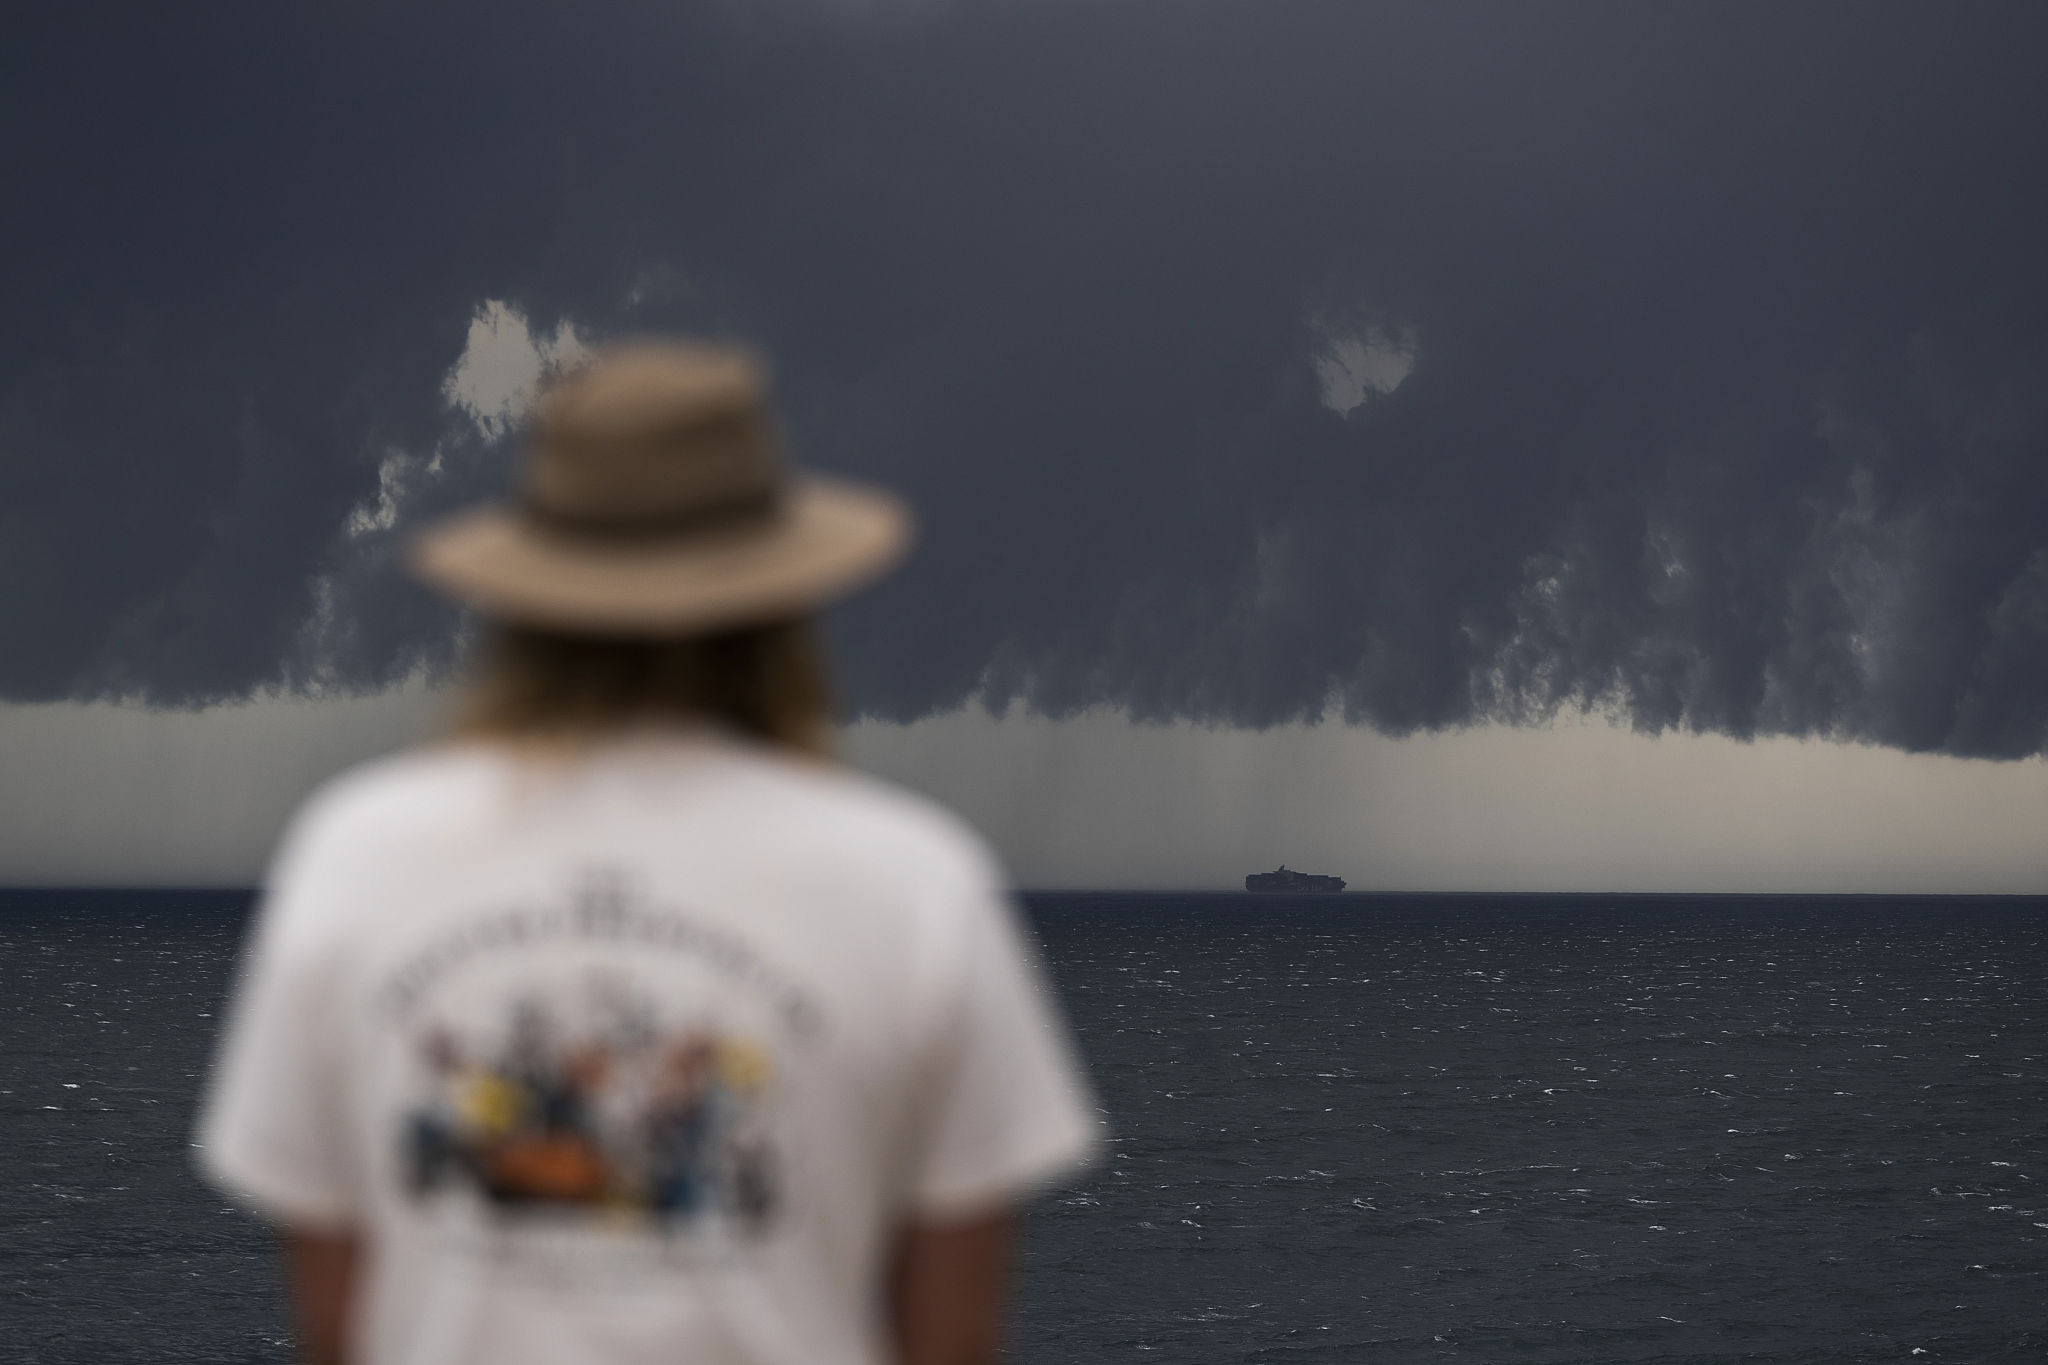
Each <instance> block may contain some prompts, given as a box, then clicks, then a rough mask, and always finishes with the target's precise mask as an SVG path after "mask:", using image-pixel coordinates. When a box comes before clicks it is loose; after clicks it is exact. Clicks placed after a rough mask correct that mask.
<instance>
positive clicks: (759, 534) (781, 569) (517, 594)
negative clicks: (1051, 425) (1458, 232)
mask: <svg viewBox="0 0 2048 1365" xmlns="http://www.w3.org/2000/svg"><path fill="white" fill-rule="evenodd" d="M910 536H911V518H910V513H909V510H908V509H907V508H906V507H905V506H904V505H903V504H902V503H901V502H900V501H898V500H897V499H896V498H894V497H892V496H890V495H889V494H887V493H883V492H881V491H879V490H876V489H871V488H865V487H861V486H858V485H853V484H845V483H840V482H837V481H834V480H826V479H817V478H806V479H801V480H798V481H796V482H794V483H793V484H792V485H791V487H790V488H789V490H788V493H787V495H786V496H785V498H784V500H783V504H782V506H781V507H780V508H779V509H778V510H777V512H776V514H775V515H774V516H773V517H772V518H770V519H768V520H765V521H762V522H758V523H754V524H750V525H746V526H743V527H729V528H723V529H719V530H714V531H701V532H696V533H692V534H689V535H678V536H676V537H674V538H672V539H647V538H642V537H630V536H629V537H621V538H619V539H617V540H604V539H601V538H597V537H592V536H587V535H580V534H564V533H563V532H560V531H556V530H552V529H550V528H547V527H545V526H542V525H539V524H537V523H535V522H534V521H533V520H531V519H530V518H528V517H525V516H523V515H522V514H521V513H519V512H518V511H517V510H516V509H513V508H510V507H503V506H496V507H485V508H480V509H478V510H476V511H472V512H466V513H463V514H461V515H458V516H456V517H453V518H450V519H449V520H447V521H444V522H441V523H439V524H437V525H434V526H430V527H428V528H427V529H426V530H425V531H423V532H422V533H421V534H420V535H419V536H418V537H417V538H416V539H415V540H414V542H413V545H412V555H411V563H412V569H413V572H414V573H415V574H417V575H418V576H419V577H420V578H422V579H424V580H425V581H426V582H427V583H429V584H431V585H433V586H434V587H436V588H438V589H440V590H441V591H442V592H444V593H447V594H448V595H449V596H451V597H454V598H456V599H457V600H458V601H461V602H463V603H465V604H466V605H468V606H470V607H472V608H474V609H476V610H477V611H479V612H481V613H482V614H483V615H485V616H488V617H493V618H496V619H499V620H504V621H511V622H517V623H519V624H523V625H532V626H539V627H544V628H548V629H555V630H562V631H569V632H579V633H588V634H599V633H604V634H629V635H630V634H660V635H681V634H693V633H697V632H701V631H705V630H713V629H718V628H722V627H728V626H738V625H745V624H747V623H749V622H753V621H764V620H773V619H775V618H777V617H781V616H790V615H795V614H797V613H799V612H802V611H805V610H807V609H810V608H813V607H818V606H822V605H824V604H825V603H827V602H829V601H831V600H833V599H834V598H838V597H842V596H844V595H846V594H847V593H850V592H852V591H854V590H855V589H857V588H860V587H862V586H865V585H866V584H867V583H869V582H871V581H873V580H874V579H876V578H878V577H880V576H881V575H882V574H883V573H885V572H886V571H887V570H888V569H890V568H891V567H892V566H893V565H894V564H895V563H896V562H897V561H898V560H899V559H901V558H902V556H903V553H904V551H905V550H906V549H907V548H908V547H909V544H910Z"/></svg>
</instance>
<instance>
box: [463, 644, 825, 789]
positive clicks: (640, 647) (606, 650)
mask: <svg viewBox="0 0 2048 1365" xmlns="http://www.w3.org/2000/svg"><path fill="white" fill-rule="evenodd" d="M703 720H709V721H712V722H715V723H717V724H720V725H723V726H725V727H727V728H728V729H731V730H734V731H737V732H738V733H740V734H743V735H747V736H749V737H751V738H754V739H759V740H764V741H766V742H768V743H771V744H778V745H781V746H783V747H785V748H789V749H793V750H796V751H798V752H802V753H808V754H814V755H817V756H819V757H824V756H826V755H828V754H829V753H830V751H831V743H830V738H831V731H832V692H831V685H830V681H829V678H828V676H827V671H826V668H825V660H824V655H823V652H822V651H821V650H820V649H819V647H818V640H817V636H816V632H815V630H814V628H813V625H812V623H811V621H810V620H809V618H807V617H794V618H790V619H786V620H781V621H769V622H764V623H761V624H759V625H750V626H737V627H734V628H732V629H729V630H721V631H717V632H714V633H711V634H704V635H684V636H676V637H662V636H648V637H636V636H615V635H570V634H564V633H562V632H559V631H551V630H538V629H534V628H532V627H527V626H514V625H500V626H497V627H495V628H494V629H493V630H492V631H491V634H490V635H489V636H488V637H487V638H486V640H485V641H484V645H483V648H482V650H481V652H480V654H479V657H478V659H477V661H476V663H475V665H474V666H473V668H472V672H471V678H470V684H469V690H468V694H467V696H466V697H465V698H464V702H463V706H462V709H461V711H460V712H459V713H458V715H457V721H456V729H457V733H459V734H461V735H463V736H465V737H469V738H478V739H543V740H556V739H570V740H574V739H580V738H587V737H592V736H597V735H603V734H607V733H614V732H616V731H618V730H621V729H624V728H626V727H629V726H638V725H645V724H650V723H651V724H661V723H664V722H673V721H681V722H692V721H703Z"/></svg>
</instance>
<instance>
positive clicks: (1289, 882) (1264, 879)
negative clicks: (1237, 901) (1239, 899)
mask: <svg viewBox="0 0 2048 1365" xmlns="http://www.w3.org/2000/svg"><path fill="white" fill-rule="evenodd" d="M1244 889H1245V890H1247V891H1342V890H1343V889H1344V879H1343V878H1342V877H1324V876H1320V875H1318V874H1317V873H1314V872H1296V871H1294V870H1293V869H1292V868H1290V867H1288V866H1287V864H1286V863H1282V864H1280V870H1279V871H1277V872H1254V873H1252V875H1251V876H1249V877H1246V878H1245V879H1244Z"/></svg>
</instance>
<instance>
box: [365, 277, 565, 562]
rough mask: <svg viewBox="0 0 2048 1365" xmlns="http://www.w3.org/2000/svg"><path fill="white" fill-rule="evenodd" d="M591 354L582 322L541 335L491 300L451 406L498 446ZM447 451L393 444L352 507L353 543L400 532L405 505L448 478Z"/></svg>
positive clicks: (450, 388)
mask: <svg viewBox="0 0 2048 1365" xmlns="http://www.w3.org/2000/svg"><path fill="white" fill-rule="evenodd" d="M589 353H590V347H589V345H588V343H586V342H585V340H584V338H583V335H582V334H581V333H579V332H578V331H577V330H576V324H575V323H573V322H569V321H566V320H565V321H563V322H560V323H558V324H556V326H555V329H554V331H553V332H552V333H549V334H545V335H540V336H536V335H535V334H534V331H533V325H532V324H531V323H529V322H528V321H527V319H526V315H525V314H524V313H522V312H520V311H519V310H518V309H517V308H515V307H513V306H512V305H511V304H509V303H506V302H505V301H504V300H502V299H485V300H484V301H483V302H482V303H480V304H478V305H477V309H476V312H475V313H474V314H473V315H471V317H470V320H469V337H468V340H467V342H466V343H465V344H464V346H463V348H462V354H461V355H460V356H457V357H456V360H455V364H454V365H452V366H451V367H449V370H448V373H447V375H446V377H444V378H443V379H442V381H441V396H442V397H443V398H444V399H446V400H447V402H448V406H449V407H450V408H453V409H454V410H455V411H456V412H458V413H461V414H462V415H463V416H465V417H467V418H468V419H469V420H470V421H471V422H473V423H474V424H475V425H476V429H477V432H478V434H479V435H481V436H482V437H483V438H484V439H485V440H487V441H495V440H497V439H498V438H500V437H502V436H504V435H505V434H506V433H507V432H509V431H510V430H511V429H512V428H513V427H515V426H517V425H518V424H519V422H520V420H521V419H522V418H524V417H525V416H526V410H527V408H528V407H529V406H531V405H532V403H533V400H534V397H535V395H536V394H538V393H539V392H540V386H541V382H542V381H543V380H545V379H546V378H547V377H548V376H549V375H551V374H553V373H555V372H556V371H558V370H561V369H563V368H564V367H566V366H569V365H574V364H576V363H577V362H578V361H580V360H582V359H583V358H584V357H585V356H587V355H588V354H589ZM441 455H442V449H441V445H439V444H437V445H436V446H435V447H434V448H433V449H432V450H430V451H428V452H426V453H425V454H418V453H415V452H413V451H409V450H402V449H399V448H398V447H395V446H394V447H392V448H390V449H388V450H386V451H385V452H384V455H383V457H382V458H381V459H379V460H378V461H377V491H376V492H375V493H372V494H371V495H370V496H368V497H366V498H364V499H363V500H362V501H361V502H359V503H357V504H356V505H355V506H354V507H352V508H350V509H349V513H348V516H347V517H346V518H345V519H344V520H343V522H342V534H343V535H344V536H346V537H347V538H348V539H350V540H358V539H361V538H362V537H364V536H373V535H378V534H381V533H383V532H388V531H390V530H392V529H393V528H395V527H396V526H397V525H398V524H399V522H400V521H401V520H402V519H403V516H404V512H405V505H406V503H407V502H408V501H409V500H410V499H411V497H412V495H413V494H415V493H417V492H418V491H419V490H420V489H422V488H425V487H428V486H431V485H432V484H433V483H434V482H435V481H436V480H438V479H439V478H440V477H441V474H442V458H441Z"/></svg>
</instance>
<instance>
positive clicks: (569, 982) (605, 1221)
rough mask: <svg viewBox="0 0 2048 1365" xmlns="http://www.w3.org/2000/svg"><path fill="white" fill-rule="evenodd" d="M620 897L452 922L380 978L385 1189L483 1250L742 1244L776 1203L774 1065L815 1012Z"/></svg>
mask: <svg viewBox="0 0 2048 1365" xmlns="http://www.w3.org/2000/svg"><path fill="white" fill-rule="evenodd" d="M620 886H621V879H619V878H617V877H616V876H601V877H591V878H587V879H586V880H585V882H584V884H583V885H582V886H581V887H580V888H579V889H578V891H577V893H576V895H575V896H574V897H573V898H571V899H570V900H569V902H568V903H567V904H566V905H563V906H561V907H559V908H541V909H530V908H521V909H508V910H502V911H492V912H486V913H483V914H480V915H478V916H475V917H472V918H468V919H466V920H464V921H462V922H460V923H459V924H457V925H456V926H454V927H452V928H449V929H446V930H444V931H443V932H442V933H441V934H440V935H438V936H437V937H435V938H433V939H432V940H430V941H428V942H426V943H424V944H422V945H420V947H419V948H418V949H417V951H415V952H414V953H413V954H412V955H411V956H410V957H408V958H407V959H406V960H405V961H404V962H403V963H401V964H400V966H399V968H398V970H397V971H396V972H394V973H393V974H392V975H391V976H390V977H389V978H388V979H387V981H386V983H385V986H384V988H383V990H382V992H381V1000H382V1003H383V1005H384V1008H385V1010H386V1013H387V1018H389V1019H390V1021H391V1022H392V1023H394V1024H396V1025H398V1027H399V1037H398V1038H397V1039H396V1040H395V1041H397V1042H398V1044H399V1047H400V1049H401V1054H402V1059H401V1064H402V1066H403V1067H404V1070H405V1071H406V1072H407V1073H408V1074H409V1075H410V1076H411V1078H412V1080H411V1082H410V1090H409V1092H408V1093H409V1094H410V1095H411V1096H412V1098H411V1099H410V1100H409V1101H407V1102H406V1103H405V1104H404V1106H403V1107H402V1109H401V1111H400V1112H399V1113H398V1114H397V1115H396V1116H395V1117H396V1127H397V1131H396V1132H395V1133H394V1134H393V1138H394V1140H395V1142H396V1143H397V1146H398V1152H397V1156H398V1158H399V1159H398V1163H397V1169H398V1172H399V1176H400V1179H402V1180H403V1182H404V1185H405V1192H406V1194H407V1196H408V1197H409V1198H410V1199H411V1200H412V1201H413V1202H414V1203H415V1204H418V1205H421V1206H423V1207H431V1208H434V1209H437V1210H438V1211H439V1212H441V1213H443V1214H449V1213H453V1214H456V1215H458V1216H460V1215H461V1214H462V1211H463V1210H468V1211H469V1218H468V1220H467V1221H470V1222H472V1223H474V1220H475V1219H477V1218H481V1219H482V1223H481V1224H480V1225H478V1226H479V1230H482V1229H483V1228H488V1227H495V1228H497V1230H498V1232H497V1234H493V1237H492V1240H493V1241H494V1242H501V1241H502V1235H505V1234H510V1233H513V1232H516V1231H517V1229H518V1228H521V1227H526V1228H532V1229H540V1228H546V1229H550V1230H553V1231H557V1232H559V1231H563V1230H568V1229H573V1228H575V1227H583V1228H585V1229H587V1230H589V1231H591V1232H593V1233H626V1232H635V1231H638V1232H641V1233H647V1234H654V1235H656V1236H657V1237H658V1239H659V1240H660V1241H661V1242H663V1243H665V1244H669V1245H673V1246H682V1245H688V1246H690V1247H692V1248H694V1249H697V1250H704V1249H717V1248H723V1249H734V1248H737V1247H740V1246H744V1245H745V1244H747V1243H749V1242H751V1241H754V1240H758V1239H759V1238H760V1237H761V1236H762V1235H764V1234H766V1233H767V1232H768V1231H770V1230H771V1229H772V1228H773V1226H774V1225H775V1223H776V1220H777V1217H778V1214H780V1213H781V1211H782V1209H783V1205H784V1203H785V1193H786V1191H785V1174H786V1173H785V1171H784V1158H785V1154H784V1153H783V1152H781V1151H780V1150H778V1145H777V1139H776V1137H775V1127H774V1118H775V1114H776V1108H777V1105H776V1101H777V1087H778V1083H779V1082H780V1081H781V1080H782V1079H783V1075H782V1071H783V1067H782V1064H781V1059H782V1057H783V1056H786V1054H787V1049H788V1048H789V1047H790V1046H792V1045H797V1046H800V1045H802V1044H803V1043H805V1042H806V1041H807V1040H809V1039H811V1038H813V1037H814V1036H815V1034H816V1032H817V1030H818V1028H819V1023H818V1018H817V1013H816V1010H815V1008H814V1007H813V1006H812V1005H811V1004H810V1002H809V999H808V997H807V996H806V995H805V994H804V993H803V992H802V991H800V990H798V989H796V988H795V987H794V986H792V985H791V984H790V983H788V982H787V981H785V980H783V979H782V978H781V977H780V976H778V975H777V974H776V973H775V971H774V970H773V969H772V968H771V967H770V966H769V965H768V964H767V963H765V962H763V961H762V960H761V959H760V958H758V957H757V956H756V955H755V954H753V953H752V952H751V951H750V950H749V949H748V948H747V946H746V945H745V944H744V943H742V942H740V941H738V940H737V939H735V938H733V937H732V936H731V935H729V934H728V933H727V932H726V931H724V930H722V929H719V928H716V927H713V926H711V925H707V924H705V923H702V922H700V921H698V920H696V919H693V918H691V917H689V916H687V915H685V914H683V913H681V912H677V911H673V910H668V909H664V908H658V907H652V906H649V905H645V904H642V903H640V902H638V901H637V900H635V899H634V898H632V897H629V896H627V895H626V894H624V893H623V892H622V891H621V890H620ZM505 1250H506V1248H505V1247H504V1246H503V1245H497V1246H495V1247H494V1249H493V1254H499V1253H502V1252H504V1251H505Z"/></svg>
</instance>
